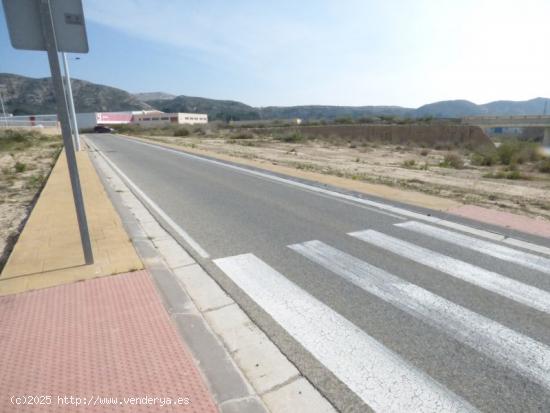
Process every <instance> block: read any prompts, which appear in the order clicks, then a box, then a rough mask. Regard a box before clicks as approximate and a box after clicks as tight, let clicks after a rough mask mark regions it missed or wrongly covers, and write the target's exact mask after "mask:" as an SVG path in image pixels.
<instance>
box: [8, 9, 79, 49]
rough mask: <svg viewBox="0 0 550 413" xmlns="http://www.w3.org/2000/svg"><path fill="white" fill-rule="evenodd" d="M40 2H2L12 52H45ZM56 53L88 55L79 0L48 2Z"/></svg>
mask: <svg viewBox="0 0 550 413" xmlns="http://www.w3.org/2000/svg"><path fill="white" fill-rule="evenodd" d="M41 1H42V0H2V3H3V5H4V13H5V15H6V21H7V24H8V31H9V33H10V40H11V44H12V46H13V47H14V48H16V49H24V50H46V42H45V41H44V36H43V34H42V24H41V20H40V2H41ZM50 8H51V12H52V19H53V24H54V27H55V37H56V40H57V49H58V51H60V52H68V53H88V38H87V37H86V24H85V21H84V12H83V9H82V1H81V0H50Z"/></svg>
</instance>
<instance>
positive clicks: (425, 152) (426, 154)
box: [420, 149, 430, 156]
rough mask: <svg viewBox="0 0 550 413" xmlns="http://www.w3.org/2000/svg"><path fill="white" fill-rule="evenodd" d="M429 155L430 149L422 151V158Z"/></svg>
mask: <svg viewBox="0 0 550 413" xmlns="http://www.w3.org/2000/svg"><path fill="white" fill-rule="evenodd" d="M429 153H430V151H429V150H428V149H422V150H421V151H420V155H422V156H428V154H429Z"/></svg>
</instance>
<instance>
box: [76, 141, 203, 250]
mask: <svg viewBox="0 0 550 413" xmlns="http://www.w3.org/2000/svg"><path fill="white" fill-rule="evenodd" d="M86 143H87V144H88V145H90V146H91V147H92V148H93V149H95V151H96V152H97V153H98V154H99V155H100V156H101V157H102V158H103V159H104V160H105V161H106V162H107V164H109V166H110V167H111V168H112V169H113V170H114V171H115V173H116V174H117V175H119V176H120V178H121V179H122V180H123V181H125V183H126V185H128V186H129V187H130V188H131V189H132V192H134V193H135V194H136V195H138V198H140V200H141V201H142V203H145V204H147V206H148V207H149V209H152V210H153V211H155V213H157V214H158V215H159V216H160V217H161V218H162V220H163V221H164V222H165V223H166V224H167V225H168V226H169V227H171V228H172V230H173V231H174V232H175V233H176V234H178V235H179V236H180V237H181V238H182V239H183V240H184V241H185V242H186V243H187V244H189V247H191V248H192V249H193V250H195V252H196V253H197V254H199V255H200V256H201V257H202V258H210V255H209V254H208V253H207V252H206V251H205V250H204V248H202V247H201V246H200V245H199V244H198V243H197V241H195V240H194V239H193V238H192V237H191V236H190V235H189V234H188V233H187V232H186V231H185V230H183V228H181V227H180V226H179V225H178V224H176V223H175V222H174V221H173V220H172V218H170V217H169V216H168V215H167V214H166V212H164V211H163V210H162V209H161V208H160V207H159V206H158V205H157V204H156V203H155V202H154V201H153V200H152V199H151V198H149V197H148V196H147V195H146V194H145V193H144V192H143V191H142V190H141V189H140V188H139V187H138V186H137V185H136V184H135V183H134V182H132V180H131V179H130V178H128V177H127V176H126V174H124V172H122V171H121V170H120V169H119V168H118V167H117V166H116V165H115V164H114V163H113V162H112V161H111V160H110V159H109V158H108V157H107V155H105V154H104V153H103V152H101V151H100V150H99V149H98V148H97V146H96V145H95V144H92V143H91V142H90V141H89V139H86Z"/></svg>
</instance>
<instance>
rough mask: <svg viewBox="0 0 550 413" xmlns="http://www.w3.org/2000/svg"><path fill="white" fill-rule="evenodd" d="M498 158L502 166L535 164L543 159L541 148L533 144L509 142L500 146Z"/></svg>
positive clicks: (516, 141) (497, 153) (497, 152)
mask: <svg viewBox="0 0 550 413" xmlns="http://www.w3.org/2000/svg"><path fill="white" fill-rule="evenodd" d="M496 156H497V159H498V161H499V163H501V164H502V165H510V164H514V163H520V164H521V163H525V162H535V161H538V160H539V159H541V154H540V152H539V147H538V145H537V144H536V143H533V142H523V141H518V140H509V141H505V142H503V143H501V144H500V146H499V147H498V148H497V149H496Z"/></svg>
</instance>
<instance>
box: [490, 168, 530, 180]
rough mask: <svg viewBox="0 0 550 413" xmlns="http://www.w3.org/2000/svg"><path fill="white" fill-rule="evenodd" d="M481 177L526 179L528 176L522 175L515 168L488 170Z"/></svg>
mask: <svg viewBox="0 0 550 413" xmlns="http://www.w3.org/2000/svg"><path fill="white" fill-rule="evenodd" d="M483 177H484V178H493V179H528V177H526V176H523V175H522V174H521V172H520V171H518V170H517V169H514V170H512V171H498V172H496V173H493V172H489V173H486V174H485V175H483Z"/></svg>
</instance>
